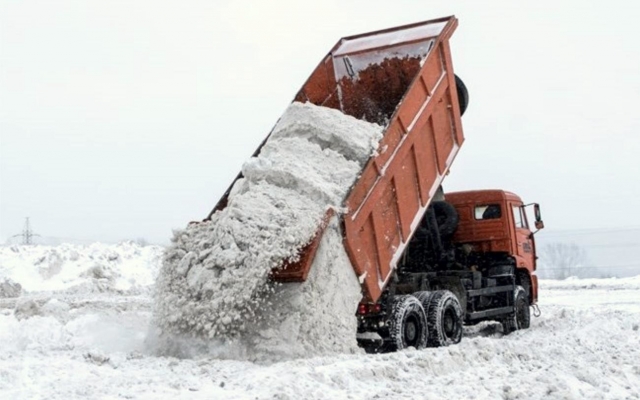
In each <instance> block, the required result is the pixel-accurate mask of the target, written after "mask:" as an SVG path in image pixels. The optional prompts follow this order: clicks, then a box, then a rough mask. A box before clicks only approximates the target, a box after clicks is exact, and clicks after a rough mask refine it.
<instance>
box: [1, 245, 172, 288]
mask: <svg viewBox="0 0 640 400" xmlns="http://www.w3.org/2000/svg"><path fill="white" fill-rule="evenodd" d="M162 250H163V249H162V248H161V247H158V246H145V247H141V246H139V245H137V244H135V243H131V242H125V243H120V244H118V245H106V244H99V243H96V244H92V245H90V246H80V245H71V244H63V245H60V246H54V247H52V246H17V245H13V246H10V247H0V277H4V278H5V281H4V282H5V283H0V285H2V287H5V286H6V288H7V291H8V288H9V287H10V285H13V288H14V289H15V285H16V284H18V285H20V286H21V288H22V289H23V290H25V291H28V292H39V291H68V292H74V291H75V292H84V291H89V292H92V291H131V290H136V289H140V288H143V287H148V286H150V285H152V284H153V282H154V279H155V275H156V273H157V270H158V268H159V264H160V257H161V255H162ZM3 291H4V289H3ZM12 293H15V290H13V291H12ZM0 297H1V295H0ZM14 297H15V296H14Z"/></svg>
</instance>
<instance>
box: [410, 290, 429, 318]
mask: <svg viewBox="0 0 640 400" xmlns="http://www.w3.org/2000/svg"><path fill="white" fill-rule="evenodd" d="M432 295H433V292H429V291H427V290H424V291H421V292H415V293H414V294H413V297H415V298H416V299H418V301H419V302H420V304H422V309H423V310H424V315H425V316H427V315H429V302H430V301H431V296H432Z"/></svg>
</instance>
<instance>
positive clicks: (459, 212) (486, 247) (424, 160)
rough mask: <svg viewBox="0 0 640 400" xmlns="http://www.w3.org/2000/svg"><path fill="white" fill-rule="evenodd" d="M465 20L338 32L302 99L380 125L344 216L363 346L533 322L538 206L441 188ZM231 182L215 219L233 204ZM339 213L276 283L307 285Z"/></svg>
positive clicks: (457, 96) (456, 118)
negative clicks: (458, 35)
mask: <svg viewBox="0 0 640 400" xmlns="http://www.w3.org/2000/svg"><path fill="white" fill-rule="evenodd" d="M457 25H458V20H457V19H456V18H455V17H453V16H452V17H446V18H441V19H436V20H430V21H426V22H420V23H416V24H412V25H406V26H401V27H395V28H391V29H387V30H381V31H376V32H371V33H366V34H362V35H356V36H349V37H345V38H342V39H341V40H339V41H338V43H337V44H336V45H335V46H334V47H333V48H332V49H331V51H330V52H329V53H328V54H327V56H326V57H324V58H323V59H322V60H321V61H320V63H319V64H318V66H317V67H316V69H315V70H314V71H313V72H312V73H311V75H310V77H309V78H308V79H307V81H306V82H305V84H304V85H303V86H302V88H301V89H300V91H299V92H298V93H297V94H296V96H295V98H294V101H298V102H310V103H313V104H315V105H317V106H323V107H330V108H334V109H338V110H340V111H341V112H343V113H344V114H347V115H350V116H353V117H355V118H358V119H361V120H365V121H368V122H374V123H377V124H380V125H382V126H383V127H384V135H383V137H382V139H381V141H380V143H379V146H378V150H377V151H376V153H375V154H373V155H372V156H371V158H370V159H369V160H368V162H367V163H366V165H365V166H364V168H363V169H362V171H361V173H360V175H359V177H358V178H357V180H356V182H355V184H353V186H352V187H351V189H350V192H349V195H348V196H347V198H346V200H345V202H344V204H343V206H344V207H343V208H344V210H346V211H345V212H344V213H341V214H340V215H339V218H340V221H341V226H342V235H343V243H344V248H345V250H346V252H347V254H348V256H349V259H350V261H351V264H352V267H353V269H354V271H355V274H356V276H357V277H358V279H359V282H360V284H361V288H362V301H361V302H360V303H359V305H358V307H357V310H354V313H355V316H354V318H357V320H358V331H357V332H354V334H355V335H356V337H357V341H358V344H359V345H360V346H361V347H363V348H364V349H365V350H366V351H368V352H383V351H394V350H400V349H404V348H407V347H410V346H411V347H415V348H423V347H427V346H434V347H436V346H446V345H450V344H455V343H458V342H459V341H460V340H461V336H462V330H463V325H465V324H466V325H470V324H477V323H479V322H482V321H498V322H500V323H501V324H502V326H503V329H504V331H505V332H506V333H509V332H511V331H514V330H517V329H525V328H528V327H529V323H530V315H531V314H530V307H534V310H535V305H536V303H537V298H538V281H537V277H536V274H535V271H536V249H535V241H534V237H533V235H534V232H532V227H530V226H529V219H528V212H525V211H527V210H530V211H529V213H530V212H531V211H532V214H533V216H534V217H533V220H534V226H535V228H536V229H541V228H542V227H543V222H542V218H541V214H540V207H539V206H538V204H535V203H530V204H525V203H524V202H523V201H522V200H521V199H520V197H518V196H517V195H516V194H514V193H510V192H508V191H503V190H474V191H466V192H456V193H446V192H444V190H443V189H442V188H443V180H444V179H445V177H446V176H447V175H448V174H449V172H450V169H451V165H452V163H453V161H454V160H455V158H456V155H457V154H458V151H459V149H460V147H461V146H462V144H463V142H464V134H463V130H462V122H461V116H462V114H463V113H464V112H465V110H466V108H467V104H468V101H469V94H468V91H467V88H466V86H465V85H464V83H463V81H462V80H461V79H460V78H459V77H457V76H456V75H455V74H454V70H453V64H452V58H451V50H450V45H449V40H450V38H451V36H452V34H453V32H454V31H455V29H456V27H457ZM268 137H269V136H267V138H266V139H265V142H266V140H267V139H268ZM265 142H263V143H262V145H264V143H265ZM262 145H260V146H259V147H258V149H257V150H256V151H255V153H254V156H257V155H258V154H259V153H260V150H261V148H262ZM300 162H304V160H300ZM241 177H242V175H241V174H239V175H238V177H237V178H236V180H237V179H240V178H241ZM234 183H235V181H234ZM232 186H233V183H232V184H231V186H230V187H229V190H227V192H226V193H225V194H224V195H223V196H222V198H221V199H220V200H219V201H218V203H217V204H216V206H215V207H214V208H213V210H212V211H211V213H210V214H209V216H208V217H207V219H210V218H211V216H212V215H213V213H215V212H216V211H218V210H221V209H223V208H225V207H226V205H227V199H228V196H229V193H230V190H231V187H232ZM334 213H335V211H334V210H333V209H330V210H327V214H326V216H325V220H324V221H325V223H321V224H320V225H319V226H318V230H317V233H316V235H315V237H314V238H313V240H311V241H310V242H309V243H308V244H307V245H306V246H304V247H303V248H302V249H300V252H299V254H300V257H298V258H297V259H296V260H295V261H292V262H284V263H283V265H281V266H280V267H278V268H275V269H274V270H273V271H272V274H271V278H272V279H273V280H274V281H277V282H303V281H305V279H306V277H307V275H308V273H309V269H310V268H311V265H312V263H313V259H314V256H315V253H316V250H317V248H318V245H319V243H320V239H321V237H322V235H323V229H324V226H326V222H327V221H328V220H329V218H331V217H332V216H333V215H334ZM205 220H206V219H205Z"/></svg>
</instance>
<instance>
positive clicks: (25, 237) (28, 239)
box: [11, 217, 40, 245]
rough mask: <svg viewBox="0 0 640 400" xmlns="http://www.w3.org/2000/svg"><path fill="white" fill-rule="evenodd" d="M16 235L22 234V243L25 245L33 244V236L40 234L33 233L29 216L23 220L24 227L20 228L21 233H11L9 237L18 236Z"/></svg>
mask: <svg viewBox="0 0 640 400" xmlns="http://www.w3.org/2000/svg"><path fill="white" fill-rule="evenodd" d="M18 236H22V244H26V245H30V244H33V238H34V237H35V236H38V237H39V236H40V235H38V234H37V233H33V230H32V229H31V224H30V223H29V217H27V218H26V220H25V221H24V228H23V229H22V233H19V234H17V235H13V236H11V237H18Z"/></svg>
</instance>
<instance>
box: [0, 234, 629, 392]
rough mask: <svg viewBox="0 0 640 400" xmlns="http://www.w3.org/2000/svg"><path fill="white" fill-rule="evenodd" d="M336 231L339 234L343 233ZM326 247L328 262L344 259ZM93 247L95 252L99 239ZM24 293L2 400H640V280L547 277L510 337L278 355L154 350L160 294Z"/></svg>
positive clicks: (3, 369) (13, 324)
mask: <svg viewBox="0 0 640 400" xmlns="http://www.w3.org/2000/svg"><path fill="white" fill-rule="evenodd" d="M334 227H335V225H334V224H332V225H330V228H329V231H328V232H329V233H328V234H327V235H325V240H335V239H336V237H335V236H333V239H332V234H331V232H336V231H334V230H333V229H334ZM326 238H329V239H326ZM325 244H328V245H329V246H328V247H330V248H334V246H332V245H331V243H323V246H324V245H325ZM104 247H109V246H104ZM1 250H2V251H5V250H6V249H5V248H3V249H1ZM325 250H326V248H325ZM325 250H323V248H322V247H321V249H319V253H320V254H319V256H318V257H319V258H320V257H324V256H328V257H334V256H335V255H336V254H333V253H332V252H325ZM31 251H36V249H35V248H33V249H23V250H22V251H20V252H12V253H11V254H14V258H9V257H5V258H3V262H4V263H10V264H11V265H14V266H16V267H17V266H18V265H19V262H23V263H24V265H23V266H24V268H31V266H30V265H29V264H28V262H27V261H26V260H27V259H26V258H23V257H22V256H23V255H24V254H26V253H27V252H31ZM79 253H80V254H79V258H81V259H86V260H90V258H89V257H88V254H91V250H90V249H89V248H84V249H80V250H79ZM338 256H339V255H338ZM130 261H131V262H135V263H136V265H138V266H142V265H145V268H146V269H148V271H149V273H152V272H153V271H154V270H155V269H156V268H157V262H153V261H152V259H151V258H147V257H145V255H144V254H143V252H140V254H139V255H138V256H136V257H132V258H131V260H130ZM88 262H89V264H91V261H88ZM2 265H5V264H2ZM76 267H77V266H74V265H73V264H72V263H68V264H64V266H63V269H65V268H73V269H75V268H76ZM86 268H89V266H87V267H86ZM1 271H3V273H6V272H7V271H8V269H6V268H3V269H2V270H1ZM315 271H317V272H316V273H320V272H321V270H319V269H315ZM61 272H64V271H61ZM312 273H313V272H312ZM3 277H4V276H2V275H0V279H1V278H3ZM335 279H338V277H335ZM312 281H313V280H310V282H312ZM311 293H315V292H314V291H313V290H312V291H311V292H309V293H308V294H305V295H304V296H307V295H309V294H311ZM316 294H317V293H316ZM304 296H301V297H300V298H304ZM324 300H326V298H325V299H324ZM16 302H17V301H16V299H0V343H2V346H0V398H2V399H5V398H6V399H12V400H13V399H15V400H21V399H86V398H100V399H116V398H128V399H158V398H172V399H272V398H278V399H300V398H304V399H327V398H331V399H372V398H379V399H396V398H407V399H454V398H455V399H496V398H501V399H637V398H638V397H639V393H640V363H639V362H638V360H639V359H640V351H639V349H640V277H635V278H624V279H603V280H598V279H589V280H577V279H575V280H565V281H545V280H543V281H541V282H540V310H541V311H542V316H541V317H540V318H533V319H532V324H531V328H530V329H528V330H523V331H517V332H515V333H513V334H511V335H508V336H503V335H502V334H501V332H500V327H499V325H497V324H489V323H483V324H481V325H479V326H476V327H469V328H466V329H465V335H464V337H463V339H462V342H461V343H460V344H459V345H456V346H450V347H446V348H438V349H424V350H420V351H416V350H412V349H410V350H406V351H401V352H398V353H391V354H381V355H366V354H362V353H359V354H338V355H331V356H324V357H302V358H297V359H294V360H288V361H281V362H275V363H271V364H264V363H254V362H248V361H238V360H223V359H220V358H219V357H215V356H213V355H211V354H207V353H202V354H200V355H196V356H195V357H194V358H191V359H177V358H173V357H158V356H155V355H153V354H152V353H151V352H150V351H149V349H148V347H147V346H146V345H145V340H146V338H147V329H148V325H149V323H150V321H151V319H152V312H151V307H152V299H151V297H150V296H149V295H148V294H142V295H137V296H131V295H128V294H127V293H126V292H118V291H111V292H105V293H99V292H90V291H86V292H81V293H78V292H73V291H71V292H68V291H65V290H62V291H49V292H35V291H33V292H28V293H25V294H23V295H22V297H21V298H20V301H19V303H20V304H27V303H29V302H33V303H35V307H36V308H35V311H36V312H35V313H34V314H33V315H31V316H29V317H25V318H22V319H18V318H16V317H15V315H14V308H15V306H16ZM333 306H334V305H331V304H327V307H333ZM292 318H293V320H294V321H297V318H298V317H295V316H294V317H292ZM354 319H355V318H354Z"/></svg>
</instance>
